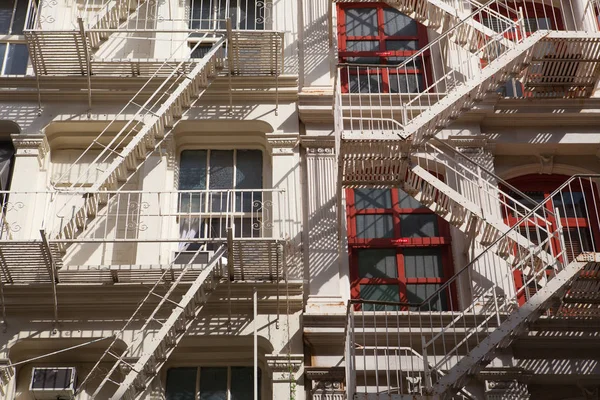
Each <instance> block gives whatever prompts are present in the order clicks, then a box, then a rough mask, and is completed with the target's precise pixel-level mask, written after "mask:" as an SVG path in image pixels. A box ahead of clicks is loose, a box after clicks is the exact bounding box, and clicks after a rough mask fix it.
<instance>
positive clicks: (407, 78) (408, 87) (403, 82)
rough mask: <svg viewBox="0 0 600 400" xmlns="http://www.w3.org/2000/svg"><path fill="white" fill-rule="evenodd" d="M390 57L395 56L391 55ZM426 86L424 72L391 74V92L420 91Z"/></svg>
mask: <svg viewBox="0 0 600 400" xmlns="http://www.w3.org/2000/svg"><path fill="white" fill-rule="evenodd" d="M389 58H390V59H391V58H393V57H389ZM424 89H426V87H425V81H424V80H423V74H408V73H402V72H400V73H398V74H390V92H391V93H419V92H422V91H423V90H424Z"/></svg>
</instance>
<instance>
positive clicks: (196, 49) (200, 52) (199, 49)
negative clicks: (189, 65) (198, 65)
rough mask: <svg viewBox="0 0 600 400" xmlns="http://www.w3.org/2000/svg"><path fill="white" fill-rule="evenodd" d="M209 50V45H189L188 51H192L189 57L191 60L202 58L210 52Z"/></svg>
mask: <svg viewBox="0 0 600 400" xmlns="http://www.w3.org/2000/svg"><path fill="white" fill-rule="evenodd" d="M211 48H212V46H211V45H204V44H200V45H198V46H196V44H195V43H193V44H192V43H190V49H193V50H192V54H191V55H190V57H191V58H203V57H204V56H205V55H206V54H208V52H209V51H210V49H211Z"/></svg>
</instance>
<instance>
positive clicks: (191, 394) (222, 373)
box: [165, 367, 261, 400]
mask: <svg viewBox="0 0 600 400" xmlns="http://www.w3.org/2000/svg"><path fill="white" fill-rule="evenodd" d="M260 383H261V370H260V369H259V370H258V387H259V388H260ZM165 397H166V400H197V399H200V400H253V397H254V368H253V367H183V368H171V369H169V370H168V371H167V385H166V389H165ZM260 398H261V391H260V390H259V391H258V400H260Z"/></svg>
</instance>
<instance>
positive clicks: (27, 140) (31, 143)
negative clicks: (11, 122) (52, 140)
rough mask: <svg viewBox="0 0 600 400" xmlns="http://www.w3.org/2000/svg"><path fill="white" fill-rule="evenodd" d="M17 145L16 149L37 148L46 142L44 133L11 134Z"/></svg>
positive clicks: (14, 144)
mask: <svg viewBox="0 0 600 400" xmlns="http://www.w3.org/2000/svg"><path fill="white" fill-rule="evenodd" d="M10 137H11V139H12V142H13V146H15V150H21V149H34V150H37V149H38V148H39V147H40V145H42V143H43V142H44V135H43V134H31V135H19V134H13V135H11V136H10Z"/></svg>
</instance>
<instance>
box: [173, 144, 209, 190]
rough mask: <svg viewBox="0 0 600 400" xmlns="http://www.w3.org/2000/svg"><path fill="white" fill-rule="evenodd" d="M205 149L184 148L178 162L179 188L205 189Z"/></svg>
mask: <svg viewBox="0 0 600 400" xmlns="http://www.w3.org/2000/svg"><path fill="white" fill-rule="evenodd" d="M206 154H207V151H206V150H185V151H182V152H181V159H180V162H179V190H195V189H198V190H204V189H206Z"/></svg>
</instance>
